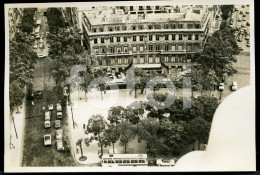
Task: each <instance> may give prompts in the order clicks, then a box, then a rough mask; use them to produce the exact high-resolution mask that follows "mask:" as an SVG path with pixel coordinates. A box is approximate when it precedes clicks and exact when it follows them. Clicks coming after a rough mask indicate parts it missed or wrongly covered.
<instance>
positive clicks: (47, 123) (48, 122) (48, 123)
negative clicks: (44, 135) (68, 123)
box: [44, 120, 51, 128]
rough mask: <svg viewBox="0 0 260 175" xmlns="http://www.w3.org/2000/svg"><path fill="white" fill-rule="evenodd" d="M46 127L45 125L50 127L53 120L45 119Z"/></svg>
mask: <svg viewBox="0 0 260 175" xmlns="http://www.w3.org/2000/svg"><path fill="white" fill-rule="evenodd" d="M44 127H45V128H50V127H51V122H50V120H46V121H44Z"/></svg>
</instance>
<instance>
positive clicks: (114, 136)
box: [105, 125, 120, 154]
mask: <svg viewBox="0 0 260 175" xmlns="http://www.w3.org/2000/svg"><path fill="white" fill-rule="evenodd" d="M105 133H106V135H107V138H106V139H107V143H112V146H113V153H114V154H115V149H114V144H115V143H116V142H117V141H118V140H119V138H120V132H119V131H118V130H117V128H116V127H114V125H109V126H108V128H107V129H106V131H105Z"/></svg>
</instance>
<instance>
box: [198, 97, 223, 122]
mask: <svg viewBox="0 0 260 175" xmlns="http://www.w3.org/2000/svg"><path fill="white" fill-rule="evenodd" d="M196 101H198V103H200V104H201V105H202V109H203V115H201V116H202V118H203V119H205V120H206V121H207V122H211V121H212V119H213V116H214V113H215V111H216V109H217V107H218V105H219V103H218V99H217V98H215V97H210V96H199V97H198V98H197V100H196Z"/></svg>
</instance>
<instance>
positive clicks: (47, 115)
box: [44, 111, 51, 121]
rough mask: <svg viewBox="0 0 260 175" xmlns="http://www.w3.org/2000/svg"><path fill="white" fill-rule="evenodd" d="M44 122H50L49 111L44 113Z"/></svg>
mask: <svg viewBox="0 0 260 175" xmlns="http://www.w3.org/2000/svg"><path fill="white" fill-rule="evenodd" d="M44 120H45V121H50V120H51V112H50V111H45V118H44Z"/></svg>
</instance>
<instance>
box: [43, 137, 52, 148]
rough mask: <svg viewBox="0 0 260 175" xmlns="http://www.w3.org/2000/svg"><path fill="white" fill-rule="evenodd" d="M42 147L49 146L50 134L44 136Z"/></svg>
mask: <svg viewBox="0 0 260 175" xmlns="http://www.w3.org/2000/svg"><path fill="white" fill-rule="evenodd" d="M44 145H45V146H48V145H51V134H45V135H44Z"/></svg>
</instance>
